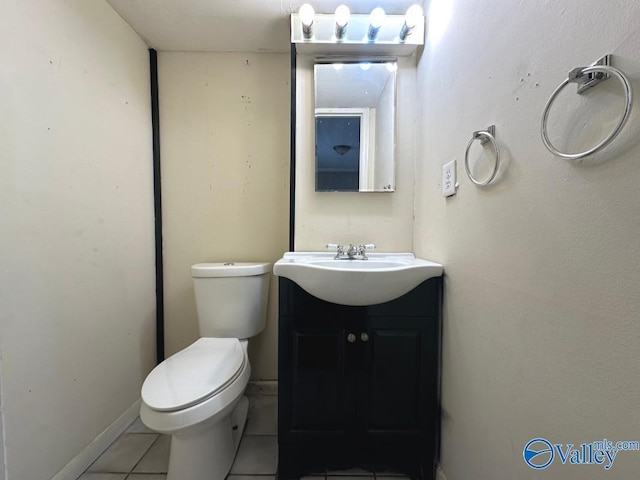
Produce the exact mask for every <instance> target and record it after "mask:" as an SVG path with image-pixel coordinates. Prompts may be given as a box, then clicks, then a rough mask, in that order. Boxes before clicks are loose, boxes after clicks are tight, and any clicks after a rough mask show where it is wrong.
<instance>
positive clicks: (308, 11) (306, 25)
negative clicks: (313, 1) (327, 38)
mask: <svg viewBox="0 0 640 480" xmlns="http://www.w3.org/2000/svg"><path fill="white" fill-rule="evenodd" d="M298 15H300V23H302V35H303V36H304V38H305V39H309V38H311V37H312V36H313V20H314V18H315V15H316V12H315V11H314V10H313V7H312V6H311V5H309V4H308V3H305V4H304V5H302V6H301V7H300V10H298Z"/></svg>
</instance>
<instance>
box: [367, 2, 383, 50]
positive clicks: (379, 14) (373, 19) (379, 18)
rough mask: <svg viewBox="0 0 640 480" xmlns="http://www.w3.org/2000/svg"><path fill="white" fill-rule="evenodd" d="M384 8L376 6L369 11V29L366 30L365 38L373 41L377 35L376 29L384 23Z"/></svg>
mask: <svg viewBox="0 0 640 480" xmlns="http://www.w3.org/2000/svg"><path fill="white" fill-rule="evenodd" d="M384 16H385V13H384V10H383V9H382V8H381V7H376V8H374V9H373V10H372V11H371V14H370V15H369V31H368V32H367V39H368V40H369V41H370V42H373V41H374V40H375V39H376V37H377V36H378V30H380V27H381V26H382V24H383V23H384Z"/></svg>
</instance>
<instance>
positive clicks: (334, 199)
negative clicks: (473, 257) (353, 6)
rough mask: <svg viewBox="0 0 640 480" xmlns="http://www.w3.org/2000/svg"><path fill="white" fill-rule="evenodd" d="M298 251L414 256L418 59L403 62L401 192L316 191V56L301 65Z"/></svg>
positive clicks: (398, 159)
mask: <svg viewBox="0 0 640 480" xmlns="http://www.w3.org/2000/svg"><path fill="white" fill-rule="evenodd" d="M296 75H297V76H296V89H297V93H296V95H297V100H296V116H297V118H296V122H297V126H296V219H295V250H297V251H323V250H325V246H326V245H327V243H344V244H349V243H353V244H362V243H374V244H376V246H377V248H378V250H380V251H386V252H410V251H411V246H412V244H411V232H412V221H413V192H414V169H413V158H414V155H415V144H414V142H415V136H414V132H415V121H416V109H415V97H414V92H415V58H414V57H409V58H406V57H401V58H400V59H399V60H398V76H397V89H398V97H397V102H398V111H399V112H401V114H400V115H398V118H397V124H396V125H397V127H396V128H397V130H396V135H397V136H396V150H395V152H396V192H395V193H350V192H339V193H332V192H319V193H316V192H315V176H314V175H315V171H314V167H315V157H314V145H315V137H314V107H313V105H314V83H313V57H311V56H309V55H298V58H297V65H296Z"/></svg>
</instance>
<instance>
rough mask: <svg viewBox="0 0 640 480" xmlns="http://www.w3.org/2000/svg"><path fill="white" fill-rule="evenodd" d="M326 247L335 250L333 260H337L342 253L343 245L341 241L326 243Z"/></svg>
mask: <svg viewBox="0 0 640 480" xmlns="http://www.w3.org/2000/svg"><path fill="white" fill-rule="evenodd" d="M327 249H328V250H334V251H335V252H336V256H335V257H333V259H334V260H338V259H340V257H341V256H342V255H344V246H343V245H342V244H341V243H327Z"/></svg>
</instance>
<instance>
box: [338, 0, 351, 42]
mask: <svg viewBox="0 0 640 480" xmlns="http://www.w3.org/2000/svg"><path fill="white" fill-rule="evenodd" d="M335 17H336V40H342V38H343V37H344V34H345V32H346V31H347V23H349V17H351V12H350V11H349V7H347V6H346V5H340V6H339V7H338V8H336V12H335Z"/></svg>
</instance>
